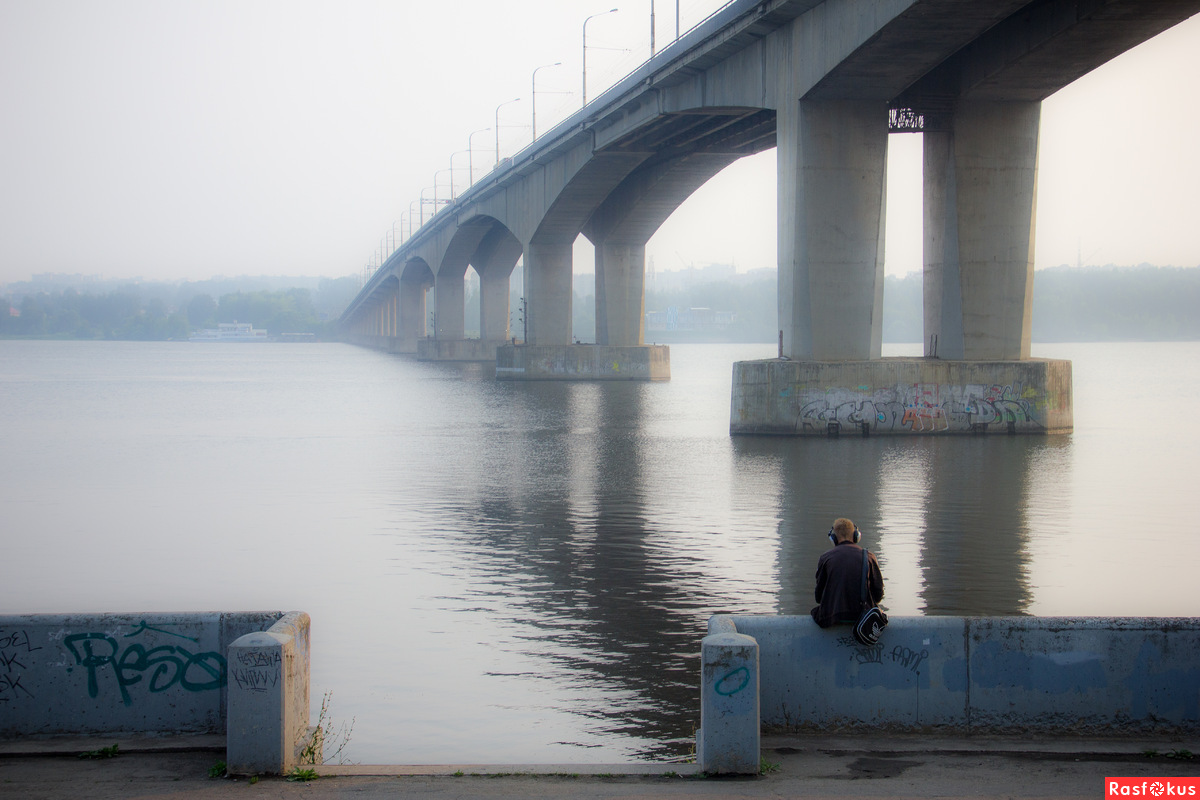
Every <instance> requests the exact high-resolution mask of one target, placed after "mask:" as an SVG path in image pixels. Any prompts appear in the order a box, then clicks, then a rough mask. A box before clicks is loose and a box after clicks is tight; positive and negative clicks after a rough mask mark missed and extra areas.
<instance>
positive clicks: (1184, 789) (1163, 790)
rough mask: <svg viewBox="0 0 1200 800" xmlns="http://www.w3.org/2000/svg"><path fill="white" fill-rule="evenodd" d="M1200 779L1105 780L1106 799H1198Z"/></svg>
mask: <svg viewBox="0 0 1200 800" xmlns="http://www.w3.org/2000/svg"><path fill="white" fill-rule="evenodd" d="M1198 790H1200V778H1105V779H1104V796H1105V797H1198V796H1200V791H1198Z"/></svg>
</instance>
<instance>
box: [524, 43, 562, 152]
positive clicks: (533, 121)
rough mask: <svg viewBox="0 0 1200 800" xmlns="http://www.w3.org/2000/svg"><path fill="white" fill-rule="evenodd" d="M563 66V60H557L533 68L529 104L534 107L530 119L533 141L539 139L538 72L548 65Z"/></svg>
mask: <svg viewBox="0 0 1200 800" xmlns="http://www.w3.org/2000/svg"><path fill="white" fill-rule="evenodd" d="M561 66H562V62H561V61H555V62H554V63H553V64H542V65H541V66H540V67H535V68H534V70H533V76H532V77H531V78H530V82H531V84H532V86H531V87H530V88H531V90H532V93H533V97H532V99H531V100H530V101H529V105H531V106H532V107H533V112H532V117H531V119H530V120H529V121H530V123H531V127H532V129H533V138H532V139H530V141H531V142H536V141H537V74H538V70H539V69H545V68H546V67H561Z"/></svg>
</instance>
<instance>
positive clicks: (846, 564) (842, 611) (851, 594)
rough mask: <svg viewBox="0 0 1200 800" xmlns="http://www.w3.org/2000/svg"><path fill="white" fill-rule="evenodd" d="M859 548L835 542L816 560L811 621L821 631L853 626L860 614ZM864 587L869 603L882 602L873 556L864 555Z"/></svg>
mask: <svg viewBox="0 0 1200 800" xmlns="http://www.w3.org/2000/svg"><path fill="white" fill-rule="evenodd" d="M862 558H863V549H862V548H861V547H859V546H858V545H856V544H852V543H851V542H839V543H838V544H837V546H836V547H831V548H829V549H828V550H826V551H825V552H824V553H822V554H821V558H820V560H818V561H817V591H816V600H817V602H818V603H819V604H820V605H818V606H817V607H816V608H814V609H813V610H812V618H813V619H814V620H816V622H817V624H818V625H820V626H821V627H822V628H828V627H829V626H830V625H837V624H838V623H840V622H850V623H854V622H857V621H858V618H859V616H860V615H861V614H862V611H863V606H862ZM867 561H868V563H869V566H868V568H867V570H868V571H867V585H868V587H869V588H870V592H871V600H872V601H873V602H875V603H878V602H879V601H880V600H882V599H883V573H882V572H881V571H880V570H879V562H878V561H876V560H875V554H874V553H871V552H868V553H867Z"/></svg>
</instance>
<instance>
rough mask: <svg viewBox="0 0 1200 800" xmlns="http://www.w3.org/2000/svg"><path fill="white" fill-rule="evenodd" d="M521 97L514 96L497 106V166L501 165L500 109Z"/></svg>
mask: <svg viewBox="0 0 1200 800" xmlns="http://www.w3.org/2000/svg"><path fill="white" fill-rule="evenodd" d="M520 99H521V98H519V97H514V98H513V99H512V100H505V101H504V102H503V103H501V104H500V105H498V106H496V166H500V109H501V108H502V107H504V106H506V105H508V104H509V103H515V102H517V101H518V100H520Z"/></svg>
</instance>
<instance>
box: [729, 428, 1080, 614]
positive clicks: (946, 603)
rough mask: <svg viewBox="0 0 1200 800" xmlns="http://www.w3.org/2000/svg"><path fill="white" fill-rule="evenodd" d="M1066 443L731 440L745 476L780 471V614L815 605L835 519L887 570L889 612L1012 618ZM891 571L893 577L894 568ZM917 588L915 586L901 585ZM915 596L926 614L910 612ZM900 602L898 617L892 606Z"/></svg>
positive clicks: (1023, 606)
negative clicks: (817, 577) (847, 522)
mask: <svg viewBox="0 0 1200 800" xmlns="http://www.w3.org/2000/svg"><path fill="white" fill-rule="evenodd" d="M1065 443H1066V440H1063V439H1057V440H1056V439H1042V438H1037V437H1020V436H1018V437H1007V436H1005V437H999V436H992V437H954V438H945V439H936V438H928V439H918V440H897V439H887V438H882V437H877V438H874V439H869V440H851V441H847V440H836V441H831V440H827V439H818V440H813V439H808V440H803V441H795V440H778V439H767V438H742V437H739V438H738V439H736V440H735V452H736V457H737V459H738V460H739V462H740V463H742V464H745V465H746V468H747V469H753V470H755V471H756V472H759V473H761V472H763V471H764V469H765V468H764V464H770V465H771V466H770V468H772V469H774V470H776V471H777V473H778V485H779V490H778V499H777V501H776V502H777V503H778V506H779V515H778V520H779V522H778V525H779V547H778V551H777V552H778V556H777V560H776V567H777V569H778V572H779V584H780V590H779V600H778V602H779V612H780V613H783V614H803V613H806V612H807V611H808V610H809V609H810V608H811V607H812V605H813V602H814V599H813V587H814V585H815V583H814V577H813V576H814V574H815V570H816V562H817V559H818V558H819V556H820V554H821V553H822V552H824V550H826V549H827V548H828V547H829V542H828V539H827V538H826V535H825V534H826V532H827V531H828V529H829V526H830V525H831V524H832V522H833V520H834V519H835V518H836V517H839V516H848V517H850V518H851V519H853V520H854V521H855V522H856V523H857V524H858V526H859V527H860V528H861V529H862V530H863V544H864V546H866V547H867V548H869V549H870V550H871V551H872V552H874V553H875V554H876V555H877V556H878V557H879V560H880V563H881V565H882V566H883V567H884V578H885V581H886V584H887V587H888V596H887V597H885V601H884V606H885V607H890V608H891V610H892V613H909V614H911V613H922V614H928V615H1013V614H1023V613H1026V612H1027V611H1028V608H1029V604H1030V588H1029V581H1028V559H1029V552H1028V549H1027V540H1028V529H1029V524H1030V523H1029V518H1030V517H1031V516H1032V517H1034V518H1040V517H1042V516H1044V515H1048V514H1053V510H1052V508H1046V507H1045V504H1046V503H1051V504H1052V503H1054V502H1055V501H1056V499H1055V497H1054V492H1053V491H1047V487H1046V486H1043V487H1042V491H1040V492H1038V493H1037V494H1036V498H1037V501H1038V507H1037V508H1034V509H1032V510H1031V508H1030V506H1031V498H1030V494H1031V493H1030V491H1029V486H1030V484H1031V482H1040V481H1048V483H1049V485H1050V486H1053V485H1055V484H1058V483H1059V482H1061V481H1063V480H1064V475H1065V474H1066V473H1067V471H1068V467H1067V464H1066V463H1064V458H1063V456H1064V455H1065V454H1066V453H1067V452H1068V451H1067V450H1066V448H1065V446H1064V445H1065ZM893 567H895V569H893ZM905 581H907V582H910V583H911V582H914V581H916V582H917V583H918V584H919V586H918V587H913V586H908V587H907V590H906V588H905V587H904V585H903V582H905ZM914 589H915V593H916V594H917V595H918V596H919V598H920V601H921V602H920V605H919V606H918V607H916V608H911V607H909V606H910V604H909V603H908V602H906V600H905V596H906V595H908V594H912V593H914ZM898 594H899V595H901V600H900V604H899V607H896V606H890V605H889V604H890V603H891V602H892V598H895V597H896V596H897V595H898Z"/></svg>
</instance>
